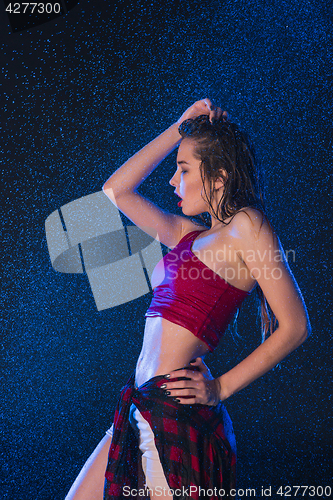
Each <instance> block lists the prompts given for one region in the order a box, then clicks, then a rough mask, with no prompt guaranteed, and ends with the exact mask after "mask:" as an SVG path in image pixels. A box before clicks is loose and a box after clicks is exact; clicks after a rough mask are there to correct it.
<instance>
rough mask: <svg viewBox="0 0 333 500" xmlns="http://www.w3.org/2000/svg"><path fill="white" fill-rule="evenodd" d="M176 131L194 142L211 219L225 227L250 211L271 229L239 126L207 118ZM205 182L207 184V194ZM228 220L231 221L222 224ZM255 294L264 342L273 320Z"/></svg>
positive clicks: (260, 184) (192, 120)
mask: <svg viewBox="0 0 333 500" xmlns="http://www.w3.org/2000/svg"><path fill="white" fill-rule="evenodd" d="M178 130H179V133H180V135H181V136H182V138H183V139H191V140H193V141H194V142H195V149H194V155H195V157H196V158H198V159H199V160H200V161H201V164H200V174H201V179H202V182H203V186H204V190H205V198H206V201H207V203H208V204H209V206H210V208H211V210H212V213H213V214H214V216H215V217H216V218H217V219H218V220H219V221H221V222H222V223H223V224H225V225H227V224H230V222H231V220H232V218H233V217H234V216H235V215H236V214H237V213H238V212H240V211H244V209H245V208H248V207H253V208H256V209H257V210H259V211H260V212H261V214H262V221H261V226H262V224H263V223H264V221H265V220H266V221H267V222H268V224H269V225H270V226H271V224H270V222H269V221H268V219H267V216H266V215H265V199H264V189H263V173H262V170H261V168H260V167H259V165H258V164H257V162H256V160H255V152H254V148H253V146H252V144H251V142H250V139H249V138H248V136H247V135H246V134H245V133H244V132H243V131H241V130H240V128H239V127H238V125H236V124H235V123H232V122H230V121H229V120H228V119H227V118H226V117H224V116H223V117H221V118H220V119H218V120H215V121H214V120H213V122H212V123H211V122H210V120H209V117H208V116H207V115H201V116H198V117H196V118H190V119H188V120H185V121H184V122H182V123H181V125H180V126H179V128H178ZM220 178H222V179H223V182H224V189H223V194H222V196H221V199H220V200H219V202H218V206H217V209H216V210H215V209H214V208H213V204H212V200H213V196H214V190H215V181H216V180H217V179H220ZM204 180H207V181H208V184H209V190H208V192H207V191H206V187H205V182H204ZM245 213H246V212H245ZM247 215H248V214H247ZM248 217H250V216H249V215H248ZM229 218H231V219H230V221H229V222H225V221H226V219H229ZM201 219H202V220H203V222H205V223H206V224H207V216H206V217H205V216H204V215H203V216H201ZM208 223H210V220H209V221H208ZM261 226H260V227H261ZM273 234H274V233H273ZM256 290H257V295H258V298H259V300H260V306H259V307H260V316H261V332H262V340H263V341H264V340H265V339H266V338H267V336H268V331H269V332H270V334H271V333H272V332H273V322H274V326H275V324H276V318H275V317H274V315H273V313H272V311H271V309H270V307H269V305H268V303H267V301H266V298H265V296H264V294H263V292H262V290H261V288H260V286H257V288H256ZM273 320H274V321H273Z"/></svg>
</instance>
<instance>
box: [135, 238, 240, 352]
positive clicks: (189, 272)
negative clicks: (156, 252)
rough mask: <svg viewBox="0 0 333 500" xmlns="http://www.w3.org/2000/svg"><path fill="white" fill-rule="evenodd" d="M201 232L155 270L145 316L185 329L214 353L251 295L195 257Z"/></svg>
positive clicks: (178, 248)
mask: <svg viewBox="0 0 333 500" xmlns="http://www.w3.org/2000/svg"><path fill="white" fill-rule="evenodd" d="M201 232H202V231H200V230H199V231H192V232H190V233H188V234H186V235H185V236H184V237H183V238H182V239H181V240H180V241H179V243H178V244H177V245H176V246H175V247H174V249H173V250H171V251H170V252H169V253H168V254H167V255H166V256H165V257H163V259H162V260H160V262H159V263H158V264H157V266H156V267H155V269H154V272H153V275H152V280H151V281H152V286H153V288H154V284H155V283H156V286H155V288H154V295H153V299H152V301H151V304H150V306H149V309H148V310H147V312H146V314H145V317H154V316H160V317H162V318H165V319H167V320H169V321H171V322H172V323H176V324H177V325H180V326H183V327H184V328H187V330H189V331H190V332H192V333H193V334H194V335H195V336H196V337H198V339H200V340H202V341H203V342H205V343H206V344H207V346H208V347H209V349H210V351H213V350H214V349H215V348H216V347H217V346H218V343H219V341H220V339H221V337H222V335H223V333H224V332H225V329H226V327H227V326H228V323H229V322H230V320H231V319H232V317H233V315H234V313H235V312H236V310H237V309H238V308H239V307H240V305H241V303H242V302H243V300H244V299H245V297H247V296H248V295H249V293H250V292H247V291H245V290H240V289H239V288H236V287H234V286H233V285H231V284H230V283H228V282H227V281H225V280H224V279H223V278H221V277H220V276H219V275H218V274H216V273H215V272H214V271H213V270H212V269H210V268H209V267H207V266H206V265H205V264H204V263H203V262H201V261H200V260H199V259H198V257H196V256H195V255H194V253H193V252H192V250H191V249H192V244H193V241H194V239H195V237H196V236H197V235H198V234H199V233H201Z"/></svg>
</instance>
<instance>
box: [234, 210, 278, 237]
mask: <svg viewBox="0 0 333 500" xmlns="http://www.w3.org/2000/svg"><path fill="white" fill-rule="evenodd" d="M231 224H232V226H233V229H236V230H237V232H238V233H239V235H243V236H244V237H246V238H249V237H251V238H255V239H257V238H258V237H259V235H265V234H266V235H271V236H272V237H274V236H275V232H274V228H273V227H272V225H271V223H270V221H269V220H268V217H267V215H266V214H265V213H263V212H262V211H261V210H258V209H257V208H254V207H247V208H243V209H242V210H240V211H239V212H237V214H236V215H235V216H234V217H233V219H232V221H231Z"/></svg>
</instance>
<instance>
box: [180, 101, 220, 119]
mask: <svg viewBox="0 0 333 500" xmlns="http://www.w3.org/2000/svg"><path fill="white" fill-rule="evenodd" d="M200 115H208V116H209V120H210V121H211V122H213V120H218V119H219V118H221V116H224V117H225V118H226V119H228V113H227V111H222V109H221V108H219V107H218V106H215V105H214V104H213V103H212V101H211V100H210V99H208V97H206V99H201V101H196V102H195V103H194V104H192V106H190V107H189V108H188V109H187V110H186V111H185V112H184V113H183V114H182V116H181V117H180V118H179V120H178V121H177V123H178V124H179V125H180V124H181V123H182V122H183V121H185V120H188V119H189V118H196V117H197V116H200Z"/></svg>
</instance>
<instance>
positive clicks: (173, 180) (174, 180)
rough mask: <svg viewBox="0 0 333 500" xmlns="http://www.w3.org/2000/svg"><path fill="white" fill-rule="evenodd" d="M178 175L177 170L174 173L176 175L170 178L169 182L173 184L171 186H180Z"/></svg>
mask: <svg viewBox="0 0 333 500" xmlns="http://www.w3.org/2000/svg"><path fill="white" fill-rule="evenodd" d="M176 176H177V171H176V172H175V173H174V175H173V176H172V177H171V179H170V180H169V184H171V186H173V187H177V186H178V182H177V177H176Z"/></svg>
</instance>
